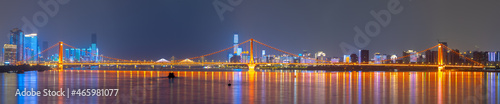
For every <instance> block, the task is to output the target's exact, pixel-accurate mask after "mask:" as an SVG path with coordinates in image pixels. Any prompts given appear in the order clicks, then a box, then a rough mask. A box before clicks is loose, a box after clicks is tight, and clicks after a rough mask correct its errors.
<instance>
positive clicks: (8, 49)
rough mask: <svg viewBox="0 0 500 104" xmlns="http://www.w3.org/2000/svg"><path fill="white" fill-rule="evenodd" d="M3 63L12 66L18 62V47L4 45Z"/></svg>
mask: <svg viewBox="0 0 500 104" xmlns="http://www.w3.org/2000/svg"><path fill="white" fill-rule="evenodd" d="M2 52H3V63H4V65H10V64H13V63H16V62H17V57H16V55H17V46H16V45H13V44H4V45H3V49H2Z"/></svg>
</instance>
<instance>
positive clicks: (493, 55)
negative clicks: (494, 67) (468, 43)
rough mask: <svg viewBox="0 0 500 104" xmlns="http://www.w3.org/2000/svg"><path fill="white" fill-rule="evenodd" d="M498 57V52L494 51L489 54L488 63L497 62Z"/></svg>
mask: <svg viewBox="0 0 500 104" xmlns="http://www.w3.org/2000/svg"><path fill="white" fill-rule="evenodd" d="M497 55H498V52H496V51H492V52H488V61H489V62H497V61H498V60H497V57H498V56H497Z"/></svg>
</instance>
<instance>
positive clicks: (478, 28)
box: [0, 1, 500, 59]
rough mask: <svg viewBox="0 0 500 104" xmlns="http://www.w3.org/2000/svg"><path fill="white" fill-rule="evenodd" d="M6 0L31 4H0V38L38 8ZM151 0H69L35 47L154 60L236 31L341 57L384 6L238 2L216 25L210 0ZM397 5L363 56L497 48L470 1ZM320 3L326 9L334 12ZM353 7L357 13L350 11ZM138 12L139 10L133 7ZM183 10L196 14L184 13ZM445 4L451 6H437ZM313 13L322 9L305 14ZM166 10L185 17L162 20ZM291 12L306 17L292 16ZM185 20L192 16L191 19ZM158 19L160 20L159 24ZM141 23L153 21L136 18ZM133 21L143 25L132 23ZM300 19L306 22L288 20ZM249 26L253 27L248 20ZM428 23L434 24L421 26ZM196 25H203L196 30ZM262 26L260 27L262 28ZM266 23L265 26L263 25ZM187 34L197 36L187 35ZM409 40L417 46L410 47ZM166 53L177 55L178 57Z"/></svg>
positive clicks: (218, 41) (221, 42)
mask: <svg viewBox="0 0 500 104" xmlns="http://www.w3.org/2000/svg"><path fill="white" fill-rule="evenodd" d="M11 2H12V5H20V4H19V3H21V2H22V3H23V4H25V3H26V5H32V7H29V8H28V7H23V8H20V7H13V6H1V7H0V8H2V10H8V9H19V11H17V12H16V13H13V12H9V11H2V12H0V13H3V14H9V15H11V16H9V17H2V18H1V19H0V21H2V22H1V23H2V25H0V27H1V28H3V29H2V30H0V32H2V33H8V30H11V29H12V28H15V27H18V28H21V27H22V24H23V21H22V17H27V18H28V19H29V20H31V17H32V15H33V14H34V13H36V12H37V11H43V10H44V9H42V8H40V6H39V5H37V4H36V2H33V3H32V2H24V1H11ZM152 2H153V3H152ZM155 2H157V1H146V2H144V3H137V2H133V1H127V2H125V3H123V4H117V3H113V1H69V2H68V3H66V4H64V5H62V3H61V4H59V11H58V12H57V13H56V15H54V16H53V17H52V16H49V18H48V22H47V25H46V26H42V27H37V29H38V30H39V32H38V33H37V34H38V35H39V42H43V41H48V42H49V43H48V44H55V43H56V42H58V41H65V42H67V43H69V44H75V45H76V47H86V46H87V45H88V43H89V40H90V39H89V38H88V36H89V35H90V34H92V33H97V34H99V41H100V42H99V43H100V44H99V47H100V48H102V49H106V50H105V51H102V53H103V54H107V55H109V56H115V57H119V58H123V59H143V58H144V59H159V58H169V57H171V56H176V57H179V58H182V57H190V56H192V55H198V54H205V53H209V52H212V51H215V50H219V49H221V48H225V47H228V46H231V45H232V44H231V41H232V40H231V38H232V37H230V36H231V35H232V34H233V33H235V32H237V33H239V34H240V40H246V39H250V38H255V39H257V40H262V41H266V42H268V43H269V44H271V45H273V46H276V47H282V48H283V50H286V51H289V52H297V53H300V52H302V50H309V51H310V52H311V53H314V52H317V51H324V52H325V53H326V54H327V55H328V56H333V57H341V56H342V55H344V53H343V52H342V51H341V48H340V47H339V45H340V44H341V43H342V42H345V43H348V44H350V45H353V46H354V41H353V37H354V36H355V31H354V30H353V29H352V28H353V27H355V26H359V27H363V25H364V24H365V23H367V22H369V21H372V20H375V18H374V17H373V16H372V14H370V11H372V10H373V11H379V10H382V9H383V8H385V7H386V4H385V3H386V2H375V1H373V5H370V6H368V5H367V3H359V2H354V1H341V2H342V3H343V4H345V6H341V5H337V4H336V3H335V2H308V3H306V4H311V5H312V4H314V5H318V6H319V7H322V8H308V7H310V6H306V7H303V8H295V10H286V8H291V7H290V6H292V5H302V4H303V3H304V2H301V1H290V2H289V4H282V3H281V4H280V3H275V2H268V3H266V4H264V5H262V6H263V7H271V6H277V7H280V8H283V9H278V10H275V12H262V13H259V12H256V10H251V9H255V7H256V6H254V5H256V4H254V3H258V1H243V2H242V3H241V4H240V5H238V6H233V7H234V11H233V12H225V14H224V15H223V16H224V18H225V19H224V20H223V21H221V20H220V18H219V16H218V15H217V13H216V12H215V10H214V7H213V5H212V2H213V1H204V2H203V3H197V4H196V5H192V4H193V3H190V2H189V1H182V3H185V5H180V6H170V5H169V4H165V2H160V3H155ZM179 2H181V1H179ZM339 2H340V1H339ZM400 2H401V6H402V7H404V11H402V12H401V13H400V14H397V15H392V21H390V22H391V24H389V25H388V26H387V27H384V28H382V29H381V33H380V35H378V36H377V37H373V38H372V37H370V42H369V44H368V45H367V46H366V48H363V49H367V50H370V55H373V54H374V53H375V52H379V53H383V54H398V55H399V54H401V52H402V51H405V50H409V49H413V50H422V49H425V48H427V47H429V46H433V45H435V44H434V43H436V42H438V39H439V40H440V41H446V42H448V43H450V47H453V48H456V49H460V50H461V51H467V50H470V51H474V50H476V49H475V48H476V46H477V47H479V50H482V51H497V50H500V48H499V47H495V44H497V43H495V42H496V41H494V40H495V39H496V38H498V37H499V36H498V35H494V34H496V33H500V32H499V31H498V30H497V29H495V28H494V26H495V25H498V22H499V21H498V20H496V19H493V18H496V17H499V15H495V14H493V13H490V12H494V10H497V9H489V8H481V7H479V6H475V5H473V4H467V3H466V2H465V1H455V2H453V5H451V4H448V5H446V3H447V2H450V1H412V2H409V1H400ZM134 3H137V4H136V5H135V7H134V6H132V7H128V6H125V5H130V4H134ZM5 4H8V3H5ZM143 4H149V5H151V4H153V5H169V6H159V7H165V8H174V9H161V8H150V7H147V6H146V5H143ZM423 4H434V5H432V6H431V7H430V8H424V6H423ZM481 4H483V3H481ZM484 4H485V5H493V4H498V2H494V1H492V2H491V3H484ZM328 5H334V7H330V6H328ZM90 6H96V8H88V7H90ZM108 6H109V7H113V8H116V9H115V10H114V11H112V10H109V9H103V8H105V7H108ZM181 6H184V7H181ZM248 6H252V7H248ZM349 6H352V7H349ZM358 6H359V7H362V8H357V9H352V8H355V7H358ZM462 6H472V7H474V8H476V9H475V10H476V11H483V12H486V13H479V12H474V13H473V14H476V15H467V16H465V15H466V14H464V13H455V12H452V11H455V10H463V11H467V10H464V8H461V7H462ZM139 7H144V8H145V9H139ZM188 7H192V9H195V10H200V11H197V12H190V11H189V9H188ZM445 7H449V8H452V9H451V10H448V9H443V8H445ZM490 7H491V6H490ZM4 8H6V9H4ZM82 8H88V9H89V10H82ZM175 8H176V9H175ZM338 8H348V9H349V10H348V11H345V10H344V9H342V10H338ZM492 8H493V7H492ZM202 9H206V10H202ZM351 9H352V10H351ZM429 9H436V10H437V11H433V12H421V11H426V10H429ZM99 10H101V11H99ZM130 10H135V11H132V12H131V13H126V12H125V11H130ZM145 10H153V11H156V12H159V13H142V14H144V15H149V16H146V17H138V16H135V15H136V14H137V13H139V12H141V11H145ZM273 10H274V9H273ZM317 10H323V11H322V12H313V11H317ZM115 11H117V12H115ZM469 11H470V10H469ZM173 12H180V13H185V14H177V15H168V14H169V13H173ZM287 12H291V13H287ZM293 12H298V13H297V14H311V15H307V16H298V15H295V14H294V13H293ZM308 12H311V13H308ZM353 13H355V14H353ZM252 14H259V15H270V18H267V19H265V18H258V19H252V18H255V17H256V16H252ZM339 14H340V15H339ZM342 14H345V15H342ZM435 15H438V16H435ZM193 16H199V17H197V18H193ZM85 17H88V18H85ZM159 17H165V19H160V18H159ZM183 17H190V18H183ZM330 17H332V18H330ZM334 17H335V18H334ZM144 18H153V19H147V20H144ZM315 18H322V19H320V20H321V21H330V22H324V23H319V22H318V21H317V20H315ZM136 19H140V20H144V21H140V22H137V21H135V20H136ZM301 19H305V20H307V21H309V22H306V23H302V22H299V21H296V20H301ZM413 20H415V21H413ZM468 20H474V21H475V22H477V23H482V24H481V25H478V24H475V23H471V22H467V21H468ZM69 21H71V22H69ZM257 21H259V22H258V23H254V22H257ZM342 21H345V22H342ZM486 21H488V22H486ZM429 22H432V24H435V25H433V26H430V27H429V25H430V24H429ZM196 23H203V24H201V25H196ZM259 23H260V24H259ZM262 23H266V25H264V24H262ZM267 24H269V25H268V26H267ZM401 24H406V25H401ZM444 24H449V25H444ZM457 24H464V25H457ZM465 24H466V25H465ZM436 26H438V27H436ZM485 26H486V27H485ZM206 27H210V28H206ZM201 28H206V29H201ZM194 29H195V30H198V31H196V32H195V31H190V30H194ZM471 33H474V35H470V34H471ZM27 34H29V33H27ZM455 34H457V35H455ZM476 35H477V36H476ZM189 41H197V42H189ZM0 42H2V43H7V42H8V41H7V40H6V38H2V39H1V40H0ZM183 42H185V44H183V45H181V46H179V45H178V44H176V43H183ZM417 42H419V43H421V44H416V43H417ZM197 43H203V44H197ZM284 43H286V44H284ZM394 43H398V44H394ZM40 44H41V43H40ZM156 44H161V45H156ZM214 46H216V47H214ZM186 47H189V48H186ZM405 47H410V48H405ZM138 50H143V51H138ZM144 50H147V51H144ZM172 50H180V52H179V51H172ZM124 51H128V52H130V53H126V52H124ZM142 54H145V55H142Z"/></svg>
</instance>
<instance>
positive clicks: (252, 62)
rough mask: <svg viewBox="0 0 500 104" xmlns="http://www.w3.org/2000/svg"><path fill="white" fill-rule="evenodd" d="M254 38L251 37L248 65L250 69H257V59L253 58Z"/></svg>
mask: <svg viewBox="0 0 500 104" xmlns="http://www.w3.org/2000/svg"><path fill="white" fill-rule="evenodd" d="M253 41H254V40H253V39H250V62H249V63H248V64H247V65H248V70H249V71H253V70H254V69H255V61H254V60H253Z"/></svg>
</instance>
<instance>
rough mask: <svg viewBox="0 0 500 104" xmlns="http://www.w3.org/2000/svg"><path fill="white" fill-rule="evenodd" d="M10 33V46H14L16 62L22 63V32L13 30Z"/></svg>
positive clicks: (16, 29)
mask: <svg viewBox="0 0 500 104" xmlns="http://www.w3.org/2000/svg"><path fill="white" fill-rule="evenodd" d="M10 33H11V34H10V44H12V45H16V51H17V52H16V61H24V32H23V31H22V30H20V29H18V28H14V29H12V30H10Z"/></svg>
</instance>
